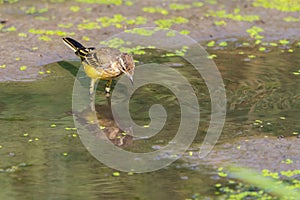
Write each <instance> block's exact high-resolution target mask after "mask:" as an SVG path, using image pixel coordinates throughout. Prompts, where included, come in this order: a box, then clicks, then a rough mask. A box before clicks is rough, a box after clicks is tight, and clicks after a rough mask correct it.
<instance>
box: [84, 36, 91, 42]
mask: <svg viewBox="0 0 300 200" xmlns="http://www.w3.org/2000/svg"><path fill="white" fill-rule="evenodd" d="M82 40H84V41H90V38H89V37H88V36H82Z"/></svg>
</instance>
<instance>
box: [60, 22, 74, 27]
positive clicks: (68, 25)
mask: <svg viewBox="0 0 300 200" xmlns="http://www.w3.org/2000/svg"><path fill="white" fill-rule="evenodd" d="M57 26H58V27H59V28H71V27H73V23H71V22H70V23H66V24H62V23H61V24H57Z"/></svg>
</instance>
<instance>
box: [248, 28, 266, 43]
mask: <svg viewBox="0 0 300 200" xmlns="http://www.w3.org/2000/svg"><path fill="white" fill-rule="evenodd" d="M263 31H264V30H263V29H262V28H260V27H258V26H252V27H251V28H249V29H247V30H246V32H247V33H248V34H249V35H250V37H251V38H254V39H256V40H260V39H262V38H264V36H262V35H261V34H260V33H262V32H263Z"/></svg>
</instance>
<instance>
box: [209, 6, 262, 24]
mask: <svg viewBox="0 0 300 200" xmlns="http://www.w3.org/2000/svg"><path fill="white" fill-rule="evenodd" d="M206 16H207V17H218V18H221V19H231V20H234V21H248V22H253V21H258V20H260V17H259V16H258V15H241V14H239V10H237V9H236V10H235V11H234V13H227V12H226V11H225V10H217V11H215V10H209V11H208V13H207V14H206Z"/></svg>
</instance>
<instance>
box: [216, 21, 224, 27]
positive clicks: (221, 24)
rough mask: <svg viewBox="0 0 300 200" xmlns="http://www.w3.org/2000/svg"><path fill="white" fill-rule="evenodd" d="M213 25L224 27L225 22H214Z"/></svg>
mask: <svg viewBox="0 0 300 200" xmlns="http://www.w3.org/2000/svg"><path fill="white" fill-rule="evenodd" d="M214 24H215V25H216V26H226V22H225V21H224V20H221V21H215V22H214Z"/></svg>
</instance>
